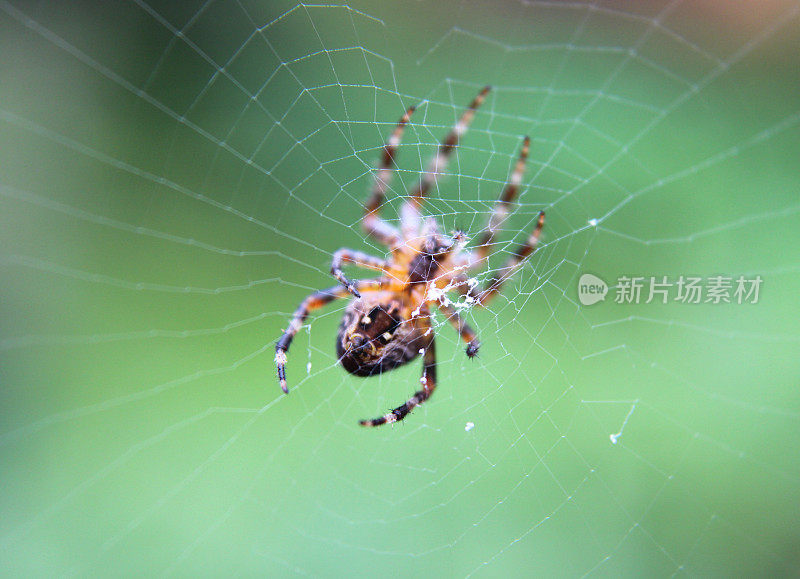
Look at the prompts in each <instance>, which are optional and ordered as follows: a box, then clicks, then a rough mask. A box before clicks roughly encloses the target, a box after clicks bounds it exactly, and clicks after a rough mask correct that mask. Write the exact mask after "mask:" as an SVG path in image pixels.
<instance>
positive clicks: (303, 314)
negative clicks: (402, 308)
mask: <svg viewBox="0 0 800 579" xmlns="http://www.w3.org/2000/svg"><path fill="white" fill-rule="evenodd" d="M385 281H386V280H383V279H364V280H358V281H357V282H356V283H355V286H356V287H357V288H358V289H360V290H361V291H378V290H380V289H382V288H383V286H384V285H385ZM348 295H350V294H349V292H348V291H347V289H346V288H344V287H342V286H336V287H332V288H328V289H324V290H320V291H316V292H314V293H312V294H311V295H309V296H308V297H306V299H304V300H303V301H302V302H301V303H300V305H299V306H298V307H297V309H296V310H295V312H294V315H293V316H292V319H291V321H290V322H289V326H288V327H287V328H286V331H285V332H283V335H282V336H281V337H280V338H279V339H278V342H277V344H275V364H276V365H277V367H278V381H279V382H280V384H281V389H282V390H283V391H284V393H286V394H288V393H289V388H288V386H287V385H286V352H288V351H289V346H291V344H292V340H293V339H294V337H295V335H296V334H297V332H299V331H300V328H302V327H303V322H304V321H305V320H306V318H308V315H309V314H310V313H311V312H313V311H314V310H318V309H319V308H321V307H322V306H324V305H326V304H329V303H331V302H332V301H333V300H336V299H339V298H344V297H347V296H348Z"/></svg>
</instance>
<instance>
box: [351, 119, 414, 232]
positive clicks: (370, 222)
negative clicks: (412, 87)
mask: <svg viewBox="0 0 800 579" xmlns="http://www.w3.org/2000/svg"><path fill="white" fill-rule="evenodd" d="M414 109H415V107H409V109H408V110H407V111H406V113H405V114H404V115H403V116H402V117H401V118H400V121H399V122H398V123H397V126H396V127H395V129H394V131H393V132H392V134H391V136H390V137H389V140H388V141H387V142H386V144H385V145H384V147H383V159H382V160H381V164H380V167H379V168H378V173H377V175H376V176H375V180H374V181H375V182H374V185H373V187H372V195H371V196H370V198H369V200H368V201H367V202H366V204H365V205H364V219H363V221H362V225H363V226H364V230H365V231H366V232H367V233H368V234H369V235H372V236H373V237H374V238H375V239H377V240H378V241H380V242H381V243H383V244H385V245H388V246H389V247H396V246H398V245H400V242H401V239H400V233H399V232H398V231H397V230H396V229H395V228H394V227H392V226H391V225H389V224H388V223H387V222H386V221H384V220H383V219H381V218H380V217H378V211H379V210H380V208H381V205H383V200H384V198H385V197H386V189H387V188H388V187H389V182H390V181H391V180H392V176H393V174H394V170H395V163H394V159H395V155H396V153H397V146H398V145H399V144H400V140H401V139H402V137H403V131H404V130H405V127H406V125H407V124H408V120H409V119H410V118H411V114H412V113H413V112H414Z"/></svg>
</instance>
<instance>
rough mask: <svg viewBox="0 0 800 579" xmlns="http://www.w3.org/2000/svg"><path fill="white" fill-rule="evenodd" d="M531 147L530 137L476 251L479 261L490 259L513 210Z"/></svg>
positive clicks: (526, 139)
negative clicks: (498, 234) (499, 230)
mask: <svg viewBox="0 0 800 579" xmlns="http://www.w3.org/2000/svg"><path fill="white" fill-rule="evenodd" d="M530 145H531V139H530V137H525V139H524V140H523V141H522V150H521V151H520V153H519V159H517V164H516V166H515V167H514V171H513V172H512V173H511V176H510V177H509V179H508V183H507V184H506V186H505V188H504V189H503V193H502V195H500V199H498V200H497V203H496V204H495V206H494V209H493V210H492V215H491V217H489V223H488V225H487V226H486V230H485V231H484V233H483V235H482V236H481V238H480V241H479V242H478V246H477V248H476V250H475V253H476V257H477V259H478V260H479V261H483V260H486V259H487V258H488V257H489V253H490V252H491V249H492V244H493V243H494V238H495V235H496V234H497V230H498V229H500V227H501V226H502V225H503V222H504V221H505V220H506V218H507V217H508V214H509V212H510V210H511V203H512V202H513V201H514V198H515V197H516V196H517V192H518V191H519V185H520V183H521V182H522V175H523V174H524V172H525V161H526V160H527V158H528V151H529V150H530Z"/></svg>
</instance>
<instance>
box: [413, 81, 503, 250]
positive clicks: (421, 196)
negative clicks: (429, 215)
mask: <svg viewBox="0 0 800 579" xmlns="http://www.w3.org/2000/svg"><path fill="white" fill-rule="evenodd" d="M490 88H491V87H488V86H486V87H484V88H483V90H481V92H479V93H478V95H477V96H476V97H475V98H474V99H472V102H471V103H470V104H469V106H468V107H467V110H466V111H464V113H463V114H462V115H461V118H460V119H459V120H458V122H457V123H456V124H455V126H454V127H453V128H452V129H451V130H450V132H449V133H448V134H447V136H446V137H445V138H444V140H443V141H442V142H441V143H440V144H439V149H438V150H437V152H436V155H435V156H434V158H433V159H432V160H431V162H430V164H429V165H428V168H427V169H426V171H425V173H424V174H423V175H422V179H420V182H419V185H417V187H416V189H414V192H413V193H412V194H411V196H410V197H409V199H408V200H407V201H406V202H405V203H404V204H403V206H402V207H401V209H400V219H401V222H402V229H403V237H405V238H406V239H409V238H411V237H414V235H415V234H416V232H417V229H418V228H419V225H420V209H421V208H422V203H423V201H424V200H425V197H426V196H427V194H428V191H430V189H431V187H433V185H434V184H435V183H436V180H437V179H438V178H439V175H441V173H442V172H443V171H444V170H445V168H446V167H447V161H448V159H449V158H450V155H451V154H452V152H453V150H454V149H455V148H456V146H457V145H458V140H459V139H460V138H461V136H462V135H463V134H464V133H465V132H466V131H467V128H468V127H469V125H470V123H471V122H472V119H473V118H474V116H475V111H476V109H477V108H478V107H479V106H481V104H482V103H483V101H484V99H485V98H486V94H487V93H488V92H489V90H490Z"/></svg>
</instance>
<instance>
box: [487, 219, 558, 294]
mask: <svg viewBox="0 0 800 579" xmlns="http://www.w3.org/2000/svg"><path fill="white" fill-rule="evenodd" d="M542 227H544V211H540V212H539V219H538V220H537V222H536V227H535V228H534V230H533V231H532V232H531V234H530V236H529V237H528V240H527V241H526V242H525V243H523V244H522V245H520V246H519V247H518V248H517V250H516V251H515V252H514V253H513V254H512V255H511V257H509V258H508V261H506V264H505V265H504V266H503V267H502V268H500V269H499V270H497V273H496V274H495V275H494V276H493V277H492V278H491V279H490V280H489V281H488V282H487V283H486V285H484V287H483V290H481V291H480V292H478V294H477V296H475V295H473V297H475V298H476V300H477V302H478V303H479V304H480V305H482V306H485V305H486V303H487V302H488V301H489V300H491V299H492V298H493V297H494V296H496V295H497V293H498V292H499V291H500V288H501V287H502V285H503V283H505V281H506V280H507V279H508V278H510V277H511V276H512V275H514V272H515V271H516V270H517V266H519V264H520V263H522V260H524V259H525V258H526V257H528V256H529V255H530V254H531V253H533V252H534V251H535V250H536V246H537V245H538V243H539V236H540V235H541V233H542Z"/></svg>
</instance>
